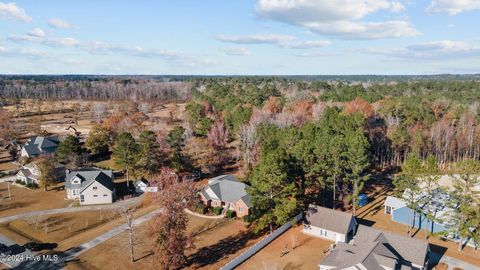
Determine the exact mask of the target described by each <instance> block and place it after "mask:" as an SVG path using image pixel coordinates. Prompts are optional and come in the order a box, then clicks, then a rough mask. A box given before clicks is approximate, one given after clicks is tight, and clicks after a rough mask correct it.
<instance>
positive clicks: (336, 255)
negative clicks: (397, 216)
mask: <svg viewBox="0 0 480 270" xmlns="http://www.w3.org/2000/svg"><path fill="white" fill-rule="evenodd" d="M428 252H429V247H428V243H427V242H425V241H422V240H419V239H414V238H407V237H403V236H400V235H397V234H394V233H391V232H384V231H380V230H376V229H373V228H371V227H367V226H364V225H359V226H358V231H357V234H356V236H355V238H354V241H353V244H345V243H338V244H337V246H336V247H335V248H334V249H333V250H332V251H331V252H330V254H329V255H328V256H327V257H326V258H325V259H324V260H323V261H322V262H321V264H322V265H328V266H334V267H337V268H340V269H342V268H348V267H352V266H354V265H357V264H361V265H363V266H364V267H365V268H366V269H369V270H377V269H378V270H383V269H384V268H383V267H382V266H386V267H390V268H392V269H412V267H411V264H412V263H413V264H416V265H422V266H423V265H424V264H425V261H426V259H427V255H428Z"/></svg>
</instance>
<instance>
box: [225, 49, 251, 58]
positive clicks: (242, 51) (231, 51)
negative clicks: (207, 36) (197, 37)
mask: <svg viewBox="0 0 480 270" xmlns="http://www.w3.org/2000/svg"><path fill="white" fill-rule="evenodd" d="M220 51H222V52H224V53H225V54H226V55H233V56H247V55H250V51H249V50H248V49H247V48H221V49H220Z"/></svg>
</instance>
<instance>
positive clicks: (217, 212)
mask: <svg viewBox="0 0 480 270" xmlns="http://www.w3.org/2000/svg"><path fill="white" fill-rule="evenodd" d="M222 210H223V209H222V207H214V208H213V213H214V214H215V215H217V216H218V215H220V214H221V213H222Z"/></svg>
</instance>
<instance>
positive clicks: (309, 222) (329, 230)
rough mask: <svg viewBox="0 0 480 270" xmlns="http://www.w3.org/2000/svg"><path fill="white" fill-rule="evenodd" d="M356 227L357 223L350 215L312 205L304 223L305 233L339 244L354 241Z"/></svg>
mask: <svg viewBox="0 0 480 270" xmlns="http://www.w3.org/2000/svg"><path fill="white" fill-rule="evenodd" d="M356 227H357V221H356V220H355V217H354V216H353V215H352V214H350V213H346V212H341V211H336V210H333V209H330V208H326V207H321V206H317V205H310V206H309V207H308V210H307V214H306V216H305V221H304V223H303V232H304V233H306V234H309V235H313V236H317V237H321V238H325V239H328V240H331V241H334V242H335V243H338V242H348V241H349V240H350V239H352V238H353V236H354V235H355V228H356Z"/></svg>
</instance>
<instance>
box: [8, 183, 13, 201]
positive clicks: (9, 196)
mask: <svg viewBox="0 0 480 270" xmlns="http://www.w3.org/2000/svg"><path fill="white" fill-rule="evenodd" d="M7 187H8V199H9V200H10V199H12V197H11V195H10V181H7Z"/></svg>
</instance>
